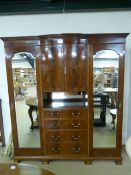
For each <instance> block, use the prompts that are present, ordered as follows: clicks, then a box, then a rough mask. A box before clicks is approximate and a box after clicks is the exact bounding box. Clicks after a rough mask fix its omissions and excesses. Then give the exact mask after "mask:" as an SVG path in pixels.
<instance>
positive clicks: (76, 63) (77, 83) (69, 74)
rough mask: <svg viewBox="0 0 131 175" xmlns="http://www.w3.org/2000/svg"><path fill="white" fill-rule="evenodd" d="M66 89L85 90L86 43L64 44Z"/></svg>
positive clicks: (71, 90)
mask: <svg viewBox="0 0 131 175" xmlns="http://www.w3.org/2000/svg"><path fill="white" fill-rule="evenodd" d="M64 53H65V58H66V78H65V89H66V91H70V92H73V91H74V92H75V91H77V92H78V91H86V90H87V44H66V45H65V50H64Z"/></svg>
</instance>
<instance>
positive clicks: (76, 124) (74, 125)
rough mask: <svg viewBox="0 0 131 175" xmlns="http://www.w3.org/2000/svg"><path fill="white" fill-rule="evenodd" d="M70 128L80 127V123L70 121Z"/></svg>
mask: <svg viewBox="0 0 131 175" xmlns="http://www.w3.org/2000/svg"><path fill="white" fill-rule="evenodd" d="M72 128H80V123H72Z"/></svg>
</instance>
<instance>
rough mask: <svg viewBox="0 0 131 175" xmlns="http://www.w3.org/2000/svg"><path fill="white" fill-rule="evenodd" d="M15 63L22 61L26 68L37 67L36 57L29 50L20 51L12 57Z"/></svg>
mask: <svg viewBox="0 0 131 175" xmlns="http://www.w3.org/2000/svg"><path fill="white" fill-rule="evenodd" d="M12 62H13V63H22V65H23V66H24V67H25V68H35V57H34V56H33V55H32V54H31V53H29V52H19V53H16V54H14V56H13V57H12Z"/></svg>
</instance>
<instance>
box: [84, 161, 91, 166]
mask: <svg viewBox="0 0 131 175" xmlns="http://www.w3.org/2000/svg"><path fill="white" fill-rule="evenodd" d="M84 162H85V165H92V160H85V161H84Z"/></svg>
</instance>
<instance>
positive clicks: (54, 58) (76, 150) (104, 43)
mask: <svg viewBox="0 0 131 175" xmlns="http://www.w3.org/2000/svg"><path fill="white" fill-rule="evenodd" d="M127 35H128V34H60V35H45V36H38V37H15V38H2V39H3V41H4V46H5V55H6V66H7V78H8V87H9V88H8V89H9V99H10V112H11V121H12V130H13V132H12V133H13V143H14V151H15V156H14V160H18V161H19V160H23V159H39V160H43V161H45V162H46V161H49V160H53V159H58V160H61V159H66V160H69V159H74V160H83V161H85V163H86V164H90V163H91V162H92V160H100V159H104V160H115V161H116V163H117V164H121V163H122V157H121V144H122V118H123V88H124V87H123V82H124V57H125V55H124V54H125V42H126V36H127ZM100 50H112V51H115V52H116V53H117V54H118V56H119V59H118V62H119V77H120V78H119V80H118V85H119V86H118V87H119V89H118V92H117V94H118V96H117V98H118V109H117V110H118V112H117V127H116V144H115V146H114V147H103V146H101V147H97V148H96V147H94V146H93V137H94V136H93V126H94V117H93V109H94V103H93V98H94V97H93V57H94V55H95V54H96V53H97V52H98V51H100ZM19 52H29V53H31V54H32V55H33V56H34V57H35V58H36V78H37V95H38V116H39V117H38V123H39V126H40V127H39V132H40V147H37V148H35V147H34V148H33V147H24V148H23V147H20V146H19V139H18V130H17V123H16V112H15V111H16V109H15V99H14V95H13V92H14V89H13V77H11V75H12V65H11V62H12V57H13V56H14V54H15V53H19ZM54 92H65V93H69V94H72V93H76V94H84V95H83V96H86V98H82V99H84V100H82V101H81V103H83V101H84V105H82V106H81V105H78V103H77V105H76V102H78V101H77V100H76V101H74V99H71V101H68V103H70V105H69V106H68V105H67V101H66V99H65V100H64V101H62V104H63V105H62V106H57V107H56V106H55V107H54V106H53V103H52V102H53V101H52V94H53V93H54ZM45 96H46V98H45ZM59 100H60V99H59ZM56 102H57V100H56ZM85 104H86V105H85ZM103 134H104V133H103Z"/></svg>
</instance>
